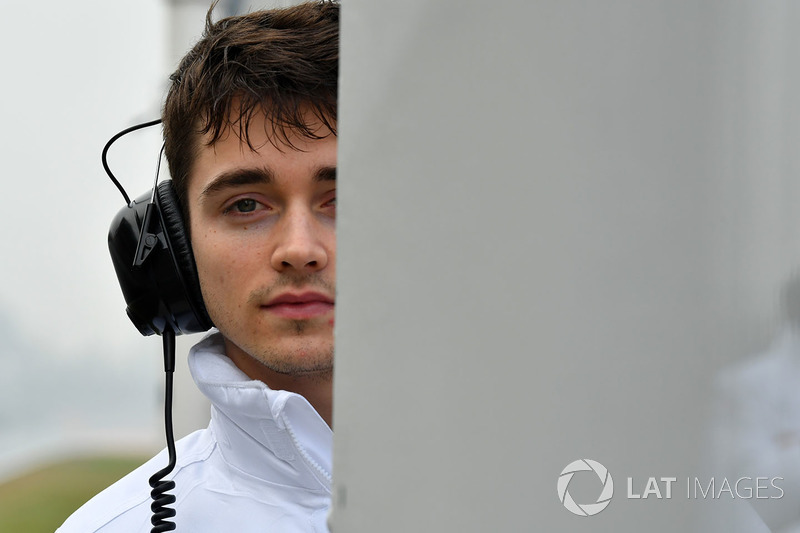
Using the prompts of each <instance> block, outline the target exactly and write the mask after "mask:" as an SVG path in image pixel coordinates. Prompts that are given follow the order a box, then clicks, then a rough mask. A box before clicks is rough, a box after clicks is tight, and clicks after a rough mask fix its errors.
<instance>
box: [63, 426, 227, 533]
mask: <svg viewBox="0 0 800 533" xmlns="http://www.w3.org/2000/svg"><path fill="white" fill-rule="evenodd" d="M176 448H177V449H178V464H177V466H176V468H175V471H174V472H173V473H172V474H171V475H170V476H169V477H171V478H175V477H178V476H180V477H181V478H188V479H182V483H180V484H178V487H177V489H176V490H181V491H183V490H191V488H192V484H191V478H192V477H195V476H196V471H197V470H198V468H200V469H202V466H201V465H202V463H203V462H204V461H205V460H206V459H208V457H209V456H210V455H211V453H212V452H213V450H214V441H213V439H212V437H211V434H210V432H209V431H208V430H200V431H196V432H194V433H192V434H191V435H189V436H187V437H185V438H183V439H181V440H179V441H178V442H177V444H176ZM167 462H168V457H167V453H166V450H163V451H162V452H161V453H159V454H158V455H156V456H155V457H153V458H152V459H150V460H149V461H147V462H146V463H145V464H143V465H142V466H140V467H139V468H137V469H136V470H134V471H133V472H131V473H130V474H128V475H127V476H125V477H123V478H122V479H120V480H119V481H117V482H116V483H114V484H113V485H111V486H110V487H108V488H107V489H105V490H104V491H103V492H101V493H100V494H98V495H97V496H95V497H94V498H92V499H91V500H89V501H88V502H87V503H86V504H84V505H83V506H82V507H81V508H80V509H78V510H77V511H75V513H73V514H72V516H70V517H69V518H68V519H67V521H66V522H64V524H63V525H62V526H61V527H60V528H59V529H58V530H57V531H56V533H116V532H120V533H122V532H125V533H135V532H139V531H141V532H149V531H150V528H151V527H152V525H151V523H150V516H151V510H150V503H151V498H150V490H151V488H150V484H149V479H150V477H151V476H152V475H153V474H154V473H155V472H157V471H158V470H161V469H162V468H164V466H166V464H167Z"/></svg>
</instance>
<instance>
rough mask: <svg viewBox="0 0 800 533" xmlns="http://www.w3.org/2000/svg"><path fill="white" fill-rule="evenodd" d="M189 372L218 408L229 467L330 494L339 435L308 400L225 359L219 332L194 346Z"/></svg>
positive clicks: (217, 425)
mask: <svg viewBox="0 0 800 533" xmlns="http://www.w3.org/2000/svg"><path fill="white" fill-rule="evenodd" d="M189 369H190V370H191V373H192V377H194V380H195V383H197V386H198V387H199V388H200V390H201V391H202V392H203V394H205V395H206V396H207V397H208V398H209V399H210V400H211V403H212V404H213V408H212V410H211V426H210V427H211V429H212V431H214V433H215V436H216V437H217V441H218V443H219V446H220V450H221V452H222V455H223V457H224V458H225V461H226V462H227V463H228V464H230V465H231V466H233V467H235V468H237V469H238V470H241V471H243V472H245V473H247V474H249V475H251V476H256V477H259V478H261V479H265V480H268V481H271V482H274V483H281V484H284V485H291V486H298V487H302V488H306V489H320V488H323V489H325V490H327V492H330V489H331V474H330V472H331V450H332V447H333V432H332V431H331V429H330V427H328V425H327V424H326V423H325V421H324V420H323V419H322V417H320V416H319V414H318V413H317V411H316V410H315V409H314V408H313V407H312V406H311V404H310V403H308V400H306V399H305V398H304V397H303V396H300V395H299V394H296V393H294V392H289V391H285V390H272V389H270V388H269V387H267V385H265V384H264V383H263V382H261V381H258V380H252V379H250V378H249V377H247V375H245V374H244V372H242V371H241V370H240V369H239V368H238V367H237V366H236V365H235V364H234V363H233V361H231V360H230V359H229V358H228V357H227V356H226V355H225V346H224V343H223V338H222V335H221V334H220V333H219V332H217V331H216V330H212V333H211V334H209V335H207V336H206V337H205V338H204V339H203V340H201V341H200V342H199V343H197V344H196V345H195V346H194V347H192V349H191V351H190V352H189ZM320 485H321V487H320Z"/></svg>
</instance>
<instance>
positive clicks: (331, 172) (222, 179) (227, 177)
mask: <svg viewBox="0 0 800 533" xmlns="http://www.w3.org/2000/svg"><path fill="white" fill-rule="evenodd" d="M312 179H313V180H314V182H315V183H320V182H323V181H336V167H320V168H318V169H317V170H316V171H315V172H314V175H313V177H312ZM273 181H274V174H273V172H272V170H271V169H270V168H268V167H256V168H237V169H234V170H229V171H227V172H223V173H221V174H220V175H218V176H217V177H216V178H214V179H213V180H211V183H209V184H208V185H206V188H205V189H203V192H201V193H200V196H201V197H207V196H210V195H212V194H214V193H217V192H219V191H222V190H224V189H228V188H231V187H238V186H240V185H269V184H270V183H272V182H273Z"/></svg>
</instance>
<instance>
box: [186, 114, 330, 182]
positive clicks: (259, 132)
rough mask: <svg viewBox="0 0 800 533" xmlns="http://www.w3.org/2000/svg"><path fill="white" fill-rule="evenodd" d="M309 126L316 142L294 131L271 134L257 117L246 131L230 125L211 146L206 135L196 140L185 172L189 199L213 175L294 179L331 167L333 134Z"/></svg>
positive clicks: (321, 126) (318, 126)
mask: <svg viewBox="0 0 800 533" xmlns="http://www.w3.org/2000/svg"><path fill="white" fill-rule="evenodd" d="M312 118H313V117H310V121H309V123H311V119H312ZM313 126H314V129H313V130H312V131H313V132H314V135H317V136H319V137H321V138H320V139H312V138H309V137H308V136H306V135H303V134H302V133H301V132H298V131H296V130H289V129H287V130H285V131H282V132H275V131H274V128H273V125H272V123H271V122H269V121H268V120H267V119H266V117H265V116H264V115H263V114H261V115H259V116H254V117H253V118H252V120H251V121H250V123H249V127H248V128H247V131H246V132H244V131H242V129H241V128H239V126H238V124H234V125H233V126H229V127H227V128H226V129H225V130H223V131H222V132H221V134H220V136H219V138H218V139H217V140H216V141H214V142H213V143H211V144H209V141H210V140H211V139H212V135H211V134H210V133H209V134H206V135H205V136H202V137H200V139H199V142H198V145H199V146H198V148H197V150H196V153H195V158H194V164H193V165H192V169H191V171H190V173H189V183H188V189H189V193H190V196H192V195H193V194H197V193H198V192H199V191H201V190H202V189H203V188H205V187H206V186H207V185H208V183H209V182H211V181H213V180H214V179H215V176H219V175H220V174H222V173H229V172H232V171H235V170H240V169H248V168H250V169H259V170H267V171H268V173H270V174H272V175H274V176H276V177H277V178H280V177H282V176H286V177H287V178H297V177H302V176H308V175H312V174H318V173H319V170H320V169H321V168H326V167H327V168H335V167H336V148H337V138H336V136H335V134H333V133H332V132H331V131H330V129H328V128H327V127H326V126H325V125H324V124H322V123H321V122H320V121H318V120H317V121H316V123H314V124H313Z"/></svg>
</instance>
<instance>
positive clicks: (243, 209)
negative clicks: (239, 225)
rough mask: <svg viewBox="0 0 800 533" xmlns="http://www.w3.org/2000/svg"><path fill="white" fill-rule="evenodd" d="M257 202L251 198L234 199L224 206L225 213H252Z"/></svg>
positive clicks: (257, 204) (256, 207) (256, 206)
mask: <svg viewBox="0 0 800 533" xmlns="http://www.w3.org/2000/svg"><path fill="white" fill-rule="evenodd" d="M259 205H260V204H259V202H257V201H256V200H253V199H252V198H242V199H241V200H236V201H235V202H233V203H232V204H231V205H230V206H228V207H226V208H225V211H224V212H225V213H231V212H233V213H252V212H253V211H255V210H256V209H258V206H259Z"/></svg>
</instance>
